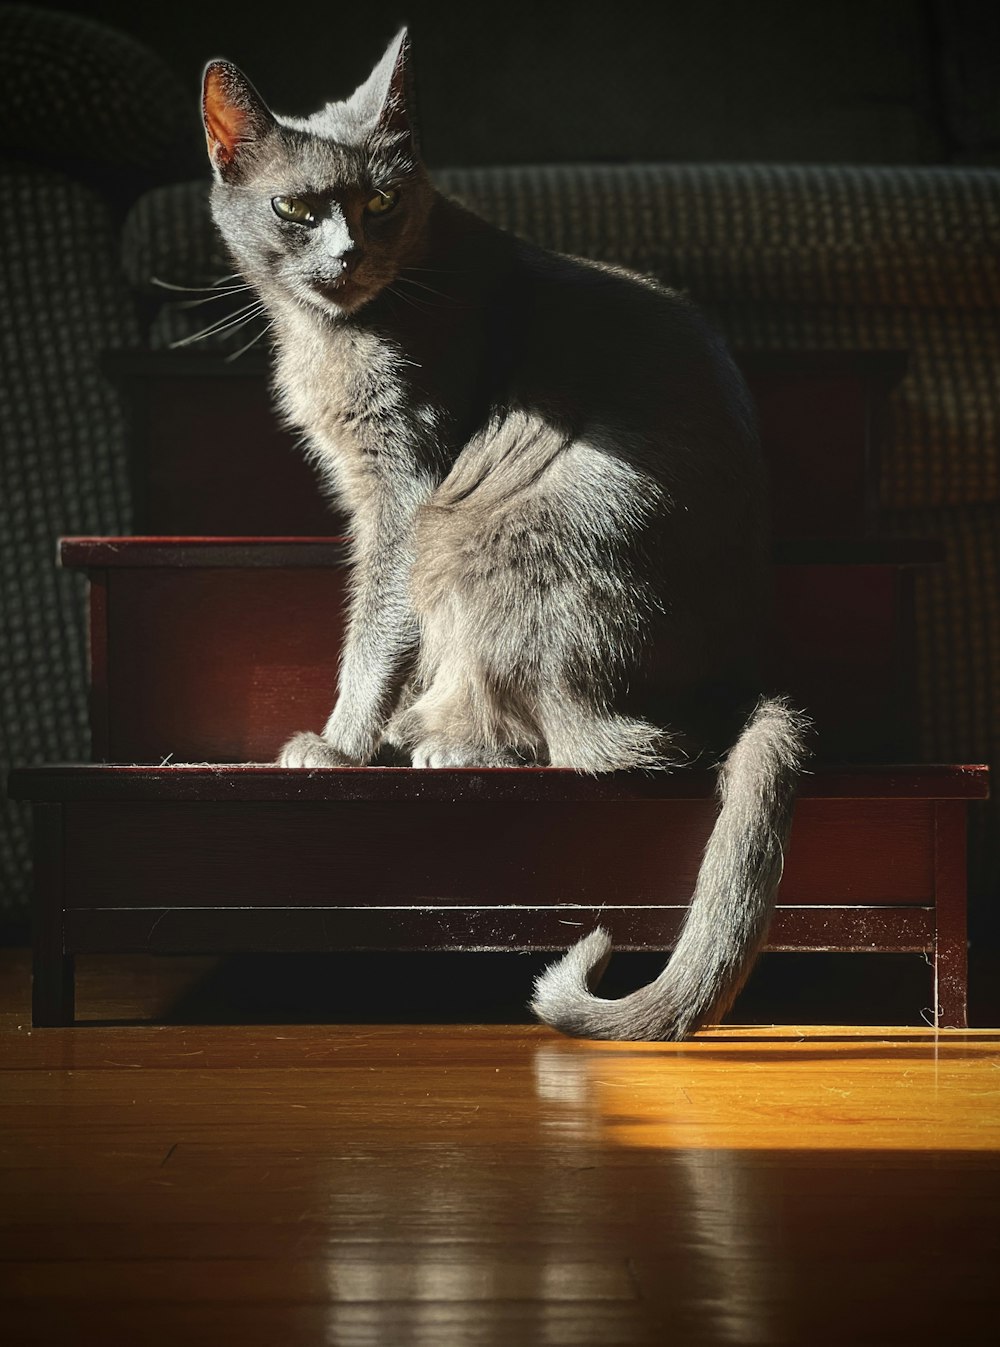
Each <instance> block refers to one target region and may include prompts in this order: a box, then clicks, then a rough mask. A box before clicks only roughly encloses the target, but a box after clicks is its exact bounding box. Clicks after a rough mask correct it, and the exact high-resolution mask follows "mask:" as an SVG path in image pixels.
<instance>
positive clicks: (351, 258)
mask: <svg viewBox="0 0 1000 1347" xmlns="http://www.w3.org/2000/svg"><path fill="white" fill-rule="evenodd" d="M360 261H361V249H360V248H348V249H347V251H346V252H342V253H341V254H340V272H341V275H342V276H350V275H352V274H353V272H354V270H355V268H356V267H357V265H358V263H359V262H360Z"/></svg>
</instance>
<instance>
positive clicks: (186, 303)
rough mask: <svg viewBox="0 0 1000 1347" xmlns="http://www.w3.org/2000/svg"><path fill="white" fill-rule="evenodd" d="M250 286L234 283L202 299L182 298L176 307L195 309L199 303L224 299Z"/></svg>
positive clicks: (240, 292)
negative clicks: (226, 288)
mask: <svg viewBox="0 0 1000 1347" xmlns="http://www.w3.org/2000/svg"><path fill="white" fill-rule="evenodd" d="M251 288H252V287H251V286H249V285H234V286H232V287H231V288H230V289H229V290H216V292H215V294H213V295H205V296H204V298H202V299H182V300H180V301H179V302H178V304H177V307H178V308H179V309H196V308H198V307H199V305H201V304H211V303H212V301H213V300H216V299H226V298H228V296H229V295H239V294H243V293H244V292H245V291H247V290H250V289H251Z"/></svg>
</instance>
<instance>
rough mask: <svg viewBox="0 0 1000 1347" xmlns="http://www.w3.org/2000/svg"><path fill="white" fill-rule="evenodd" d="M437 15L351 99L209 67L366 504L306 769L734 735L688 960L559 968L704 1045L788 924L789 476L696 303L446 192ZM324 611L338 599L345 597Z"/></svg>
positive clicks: (213, 107) (272, 308) (622, 749)
mask: <svg viewBox="0 0 1000 1347" xmlns="http://www.w3.org/2000/svg"><path fill="white" fill-rule="evenodd" d="M410 69H411V58H410V43H409V39H408V37H407V33H406V30H405V29H404V30H403V31H402V32H400V33H399V34H398V35H397V36H396V38H395V39H394V40H393V41H392V42H391V43H390V44H389V47H388V48H387V50H386V52H385V54H384V56H383V57H382V59H381V60H380V61H379V62H378V64H377V65H376V66H375V68H374V70H373V71H372V73H371V75H370V76H369V78H368V79H367V80H366V81H365V82H364V83H363V84H362V85H361V86H360V87H359V88H358V89H357V90H356V92H355V93H354V94H353V95H352V96H351V97H350V98H348V99H347V100H346V101H344V102H340V103H330V104H328V105H327V106H326V107H325V108H324V109H323V110H322V111H320V112H318V113H316V114H315V115H314V116H311V117H308V118H305V119H301V118H293V117H279V116H276V115H274V114H273V113H272V112H271V111H270V110H269V109H268V107H267V105H266V104H265V103H264V101H263V100H262V99H261V97H260V95H259V94H258V93H257V92H256V90H255V89H254V87H253V86H252V85H251V83H250V82H249V80H248V79H247V78H246V76H245V75H243V73H242V72H241V71H240V70H239V69H237V67H235V66H233V65H232V64H230V63H229V62H227V61H222V60H216V61H212V62H210V63H209V64H208V66H207V67H206V69H205V75H204V83H203V96H202V110H203V116H204V124H205V131H206V137H207V143H208V153H209V158H210V162H211V166H212V171H213V179H214V181H213V186H212V193H211V204H212V213H213V217H214V220H215V222H216V225H217V227H218V229H219V231H220V232H221V235H222V238H223V240H224V242H225V243H226V245H227V246H228V249H229V251H230V253H231V254H232V256H233V259H234V262H235V264H236V265H237V266H238V267H239V269H240V271H241V272H242V275H243V277H244V278H245V279H246V281H247V282H248V283H249V284H250V285H251V286H252V287H253V288H254V289H255V290H256V292H257V293H258V294H259V296H260V299H261V301H262V302H263V304H264V305H265V306H266V309H267V311H268V315H269V317H270V320H271V322H272V325H273V338H274V347H275V388H276V392H277V398H278V401H279V405H280V408H281V410H282V412H283V414H284V416H285V417H286V418H287V420H288V421H289V422H290V423H292V424H293V425H294V426H296V427H298V428H300V429H301V430H302V431H303V432H304V434H305V437H306V441H307V444H308V448H309V452H310V454H311V456H312V458H313V459H314V460H315V462H316V463H317V464H318V465H319V467H320V468H321V470H322V472H323V473H324V474H325V476H326V478H327V479H328V481H329V484H330V488H331V491H332V493H333V494H334V496H335V498H336V499H337V501H338V502H339V504H340V506H341V508H342V509H343V510H345V511H346V512H347V514H348V515H349V516H350V519H351V533H352V538H353V569H352V597H351V604H350V613H349V622H348V628H347V632H346V636H345V641H344V648H343V653H342V658H341V667H340V674H339V689H338V697H337V701H336V705H335V708H334V710H333V712H332V714H331V716H330V718H329V720H328V721H327V723H326V725H325V727H324V729H323V732H322V733H321V734H316V733H312V732H303V733H300V734H296V735H295V736H294V737H293V738H292V739H291V740H290V741H289V742H288V743H287V744H286V745H285V747H284V748H283V749H282V751H281V755H280V758H279V760H278V761H279V763H280V764H281V765H283V766H285V767H292V768H313V767H329V766H345V765H355V766H356V765H362V764H368V763H371V762H372V761H373V759H374V758H375V755H376V754H377V753H378V752H379V751H380V750H381V749H383V748H384V747H385V746H386V745H389V746H393V747H394V748H395V749H396V750H397V751H399V752H403V753H405V754H407V755H408V760H409V761H410V762H411V763H412V765H413V766H414V767H423V768H433V767H505V766H506V767H516V766H520V765H525V764H536V765H550V766H555V767H566V768H572V769H575V770H576V771H578V772H586V773H598V772H609V771H614V770H617V769H622V768H647V769H656V768H667V767H676V766H681V765H684V764H686V763H690V762H693V761H696V760H711V761H713V762H717V761H718V759H719V757H720V755H723V754H724V755H725V756H724V761H723V763H722V766H721V768H720V771H719V794H720V799H721V807H720V811H719V815H718V819H717V821H716V824H715V827H714V831H713V832H712V835H711V838H710V840H709V843H708V846H707V850H706V853H705V858H704V862H703V865H702V868H701V872H700V874H699V876H698V881H697V886H696V889H695V894H694V897H693V900H692V904H691V908H690V911H689V914H688V917H687V920H686V922H685V925H684V928H683V931H682V933H681V936H680V938H679V941H678V944H677V946H676V948H675V951H674V953H673V956H672V958H671V959H670V960H669V962H668V963H667V965H666V968H665V969H664V971H663V973H662V974H661V975H660V977H659V978H657V979H656V980H655V981H654V982H653V983H651V984H650V985H649V986H647V987H643V988H640V989H639V990H637V991H635V992H633V993H631V994H630V995H628V996H625V997H623V998H621V999H616V1000H604V999H601V998H598V997H597V996H595V995H594V994H593V989H594V987H595V986H596V983H597V981H598V980H599V978H600V976H601V973H602V972H603V969H604V966H605V964H606V961H607V958H608V956H609V951H610V940H609V937H608V935H607V934H606V933H605V932H604V931H603V930H602V929H600V928H598V929H597V930H595V931H594V932H592V933H591V934H590V935H588V936H587V937H585V938H584V939H583V940H581V941H580V942H579V943H578V944H577V945H575V946H574V947H573V948H572V949H570V951H569V952H568V953H567V954H566V955H565V956H563V957H562V958H561V959H560V960H559V961H557V962H556V963H555V964H553V965H552V966H551V967H549V968H548V969H547V970H546V971H545V972H544V973H543V974H542V976H541V977H540V979H539V980H538V982H537V984H536V987H535V990H534V997H533V1002H532V1008H533V1010H534V1011H535V1013H536V1014H537V1015H538V1016H539V1017H540V1018H541V1019H542V1020H543V1021H545V1022H547V1023H548V1024H550V1025H552V1026H554V1027H556V1028H558V1029H560V1030H562V1031H564V1032H567V1033H571V1034H577V1035H584V1036H590V1037H600V1038H610V1039H679V1038H683V1037H685V1036H687V1035H688V1034H690V1033H692V1032H694V1030H696V1029H697V1028H698V1027H700V1026H701V1025H703V1024H704V1023H706V1022H708V1021H710V1020H713V1019H715V1018H717V1017H719V1016H721V1015H722V1014H723V1013H724V1011H725V1010H726V1009H727V1008H728V1006H729V1005H730V1004H731V1002H732V999H733V997H734V996H735V994H736V992H737V991H738V990H739V988H740V986H741V985H742V983H743V981H744V980H745V978H746V976H747V974H748V972H749V969H750V967H751V965H752V962H753V960H754V958H755V955H756V953H757V950H758V949H759V947H760V945H761V944H762V942H763V940H764V937H765V934H766V929H767V923H768V920H769V917H770V913H771V909H772V907H773V902H774V894H775V890H776V888H777V884H778V881H779V878H780V874H781V869H782V864H783V848H784V843H785V840H786V837H787V834H788V830H789V826H790V818H791V811H792V805H793V800H794V794H795V786H796V779H797V775H798V771H799V768H800V763H801V761H802V758H803V753H804V739H803V735H804V725H803V721H802V719H801V717H800V716H799V714H798V713H797V712H796V711H794V710H793V709H792V707H791V706H790V705H789V704H788V702H787V701H786V700H784V699H783V698H780V697H768V696H763V695H761V694H762V689H761V686H760V681H759V675H758V673H757V652H758V647H759V645H760V641H761V633H762V627H763V620H764V619H763V613H764V608H765V604H766V595H767V583H768V581H767V576H768V565H767V557H768V550H769V547H768V533H767V525H766V515H767V510H766V491H765V483H764V473H763V469H762V465H761V458H760V453H759V448H758V444H757V438H756V431H755V423H754V413H753V409H752V406H751V402H750V399H749V395H748V393H747V390H746V387H745V385H744V383H743V381H742V379H741V377H740V375H739V373H738V372H737V369H736V367H735V365H734V364H733V362H732V360H731V358H730V356H729V355H728V353H727V351H726V349H725V347H724V345H723V343H722V341H721V340H720V339H719V338H718V337H717V336H716V335H715V333H714V332H713V331H712V329H711V328H710V326H709V325H708V323H707V322H706V321H705V319H704V318H703V317H702V316H701V315H700V313H699V312H698V310H697V309H696V308H695V307H694V306H693V305H692V304H691V303H690V302H689V301H688V300H687V299H686V298H684V297H682V296H681V295H679V294H677V293H676V292H673V291H670V290H668V289H665V288H664V287H663V286H661V285H660V284H658V283H657V282H655V281H653V280H651V279H649V278H647V277H643V276H640V275H636V274H634V273H631V272H628V271H626V270H624V269H623V268H619V267H612V266H607V265H600V264H597V263H594V262H591V261H586V260H583V259H578V258H572V257H566V256H561V255H558V254H555V253H552V252H548V251H546V250H544V249H542V248H540V247H536V246H533V245H531V244H529V243H527V242H524V241H522V240H520V239H518V238H516V237H514V236H513V235H511V234H508V233H506V232H504V231H502V230H500V229H497V228H495V227H493V226H492V225H490V224H488V223H486V222H485V221H484V220H482V219H480V218H478V217H476V216H475V215H473V214H471V213H469V212H468V211H466V210H465V209H463V208H462V207H461V206H460V205H458V204H457V203H455V202H453V201H450V200H447V199H445V198H444V197H443V196H441V195H439V194H438V193H437V192H436V191H435V190H434V188H433V187H432V185H431V182H430V179H429V177H428V173H427V170H426V167H425V165H424V163H423V160H422V158H421V154H420V147H419V143H418V138H417V132H416V127H415V120H414V116H413V104H412V96H411V89H410V83H411V77H410ZM317 620H318V621H320V620H322V615H320V614H317Z"/></svg>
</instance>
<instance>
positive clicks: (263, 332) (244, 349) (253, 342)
mask: <svg viewBox="0 0 1000 1347" xmlns="http://www.w3.org/2000/svg"><path fill="white" fill-rule="evenodd" d="M272 327H274V323H273V322H270V323H268V325H267V326H266V327H265V328H262V329H261V331H260V332H258V333H257V335H256V337H252V338H251V339H250V340H249V341H248V342H247V344H246V345H245V346H241V347H240V349H239V350H238V351H233V352H232V354H231V355H227V356H226V364H227V365H230V364H232V362H233V361H234V360H239V358H240V356H241V355H244V354H245V353H246V352H247V351H249V349H250V347H251V346H256V345H257V343H258V342H259V341H260V339H261V338H262V337H266V336H267V334H268V333H269V332H270V330H271V328H272Z"/></svg>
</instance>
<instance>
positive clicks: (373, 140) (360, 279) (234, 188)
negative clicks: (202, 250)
mask: <svg viewBox="0 0 1000 1347" xmlns="http://www.w3.org/2000/svg"><path fill="white" fill-rule="evenodd" d="M408 59H409V40H408V38H407V34H406V30H405V29H404V30H403V31H402V32H400V33H398V34H397V35H396V37H395V38H394V39H393V41H392V42H391V43H390V44H389V46H388V48H387V49H386V52H385V55H384V56H383V57H382V59H381V60H380V61H379V63H378V64H377V65H376V67H375V69H374V70H373V71H372V73H371V75H370V76H369V78H368V79H367V80H366V81H365V82H364V84H362V85H361V86H360V88H358V89H357V90H356V91H355V92H354V93H353V94H352V95H351V97H350V98H348V99H346V100H345V101H344V102H342V103H330V104H328V105H327V106H326V107H325V108H324V109H323V110H322V111H321V112H317V113H316V114H314V115H313V116H312V117H307V118H301V119H300V118H292V117H278V116H275V114H274V113H272V112H271V111H270V110H269V108H268V107H267V105H266V104H265V103H264V101H263V100H262V99H261V97H260V95H259V94H258V93H257V91H256V89H254V87H253V85H252V84H251V83H250V81H249V80H248V79H247V78H246V76H245V75H244V74H243V73H242V71H240V70H239V69H237V67H236V66H234V65H232V64H230V62H228V61H211V62H209V64H208V65H207V66H206V68H205V76H204V82H203V89H202V109H203V113H204V120H205V134H206V136H207V139H208V155H209V159H210V160H211V164H212V170H213V173H214V177H215V184H214V186H213V189H212V214H213V216H214V218H215V222H216V224H217V225H218V227H219V230H220V231H221V233H222V236H223V238H224V239H225V241H226V243H227V245H228V246H229V249H230V252H231V253H232V254H233V257H234V258H235V261H236V263H237V265H238V266H239V268H240V270H241V271H242V273H243V275H244V276H245V277H246V279H247V280H248V281H250V282H251V283H252V284H253V285H255V286H256V288H257V289H258V290H259V291H260V292H261V294H262V295H263V297H264V298H265V299H270V300H272V301H278V302H280V301H281V300H282V299H291V300H293V301H295V302H297V303H299V304H305V305H309V306H312V307H314V308H317V309H319V310H321V311H323V312H324V313H326V314H328V315H329V316H331V317H340V316H343V315H344V314H349V313H353V312H355V311H356V310H358V309H359V308H361V307H362V305H364V304H366V303H367V302H368V301H369V300H371V299H374V298H375V296H376V295H378V294H379V293H380V292H381V291H382V290H384V289H385V288H386V287H387V286H389V285H391V284H392V282H393V280H394V279H395V278H396V276H398V275H399V272H400V271H401V270H402V268H404V267H405V266H408V265H412V264H414V263H415V262H417V261H418V260H419V258H420V256H421V254H422V247H423V239H424V236H425V231H426V224H427V215H428V212H429V211H430V208H431V202H432V199H433V193H432V190H431V187H430V184H429V182H428V180H427V174H426V172H425V170H424V168H423V164H422V162H421V160H420V155H419V152H418V148H417V142H416V135H415V129H414V125H413V118H412V108H411V100H410V98H409V92H408V85H409V73H408Z"/></svg>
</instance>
